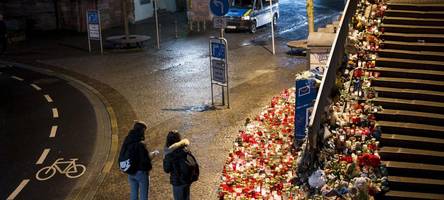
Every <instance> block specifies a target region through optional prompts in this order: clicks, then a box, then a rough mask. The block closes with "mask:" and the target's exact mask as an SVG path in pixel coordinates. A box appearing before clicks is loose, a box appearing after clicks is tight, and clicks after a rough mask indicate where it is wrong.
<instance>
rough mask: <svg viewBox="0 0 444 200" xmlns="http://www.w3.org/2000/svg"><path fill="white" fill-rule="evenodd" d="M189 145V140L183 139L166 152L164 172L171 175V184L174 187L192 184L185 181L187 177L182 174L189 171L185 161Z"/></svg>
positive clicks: (166, 149)
mask: <svg viewBox="0 0 444 200" xmlns="http://www.w3.org/2000/svg"><path fill="white" fill-rule="evenodd" d="M189 143H190V142H189V141H188V140H187V139H183V140H181V141H180V142H177V143H174V144H173V145H171V146H170V147H168V148H165V150H164V152H165V157H164V158H163V170H164V171H165V172H166V173H169V174H170V183H171V184H172V185H174V186H180V185H185V184H190V183H188V182H187V181H185V180H184V177H185V176H184V175H183V174H182V172H184V171H187V170H186V168H187V165H186V164H185V159H186V156H187V151H188V150H187V149H186V146H187V145H188V144H189Z"/></svg>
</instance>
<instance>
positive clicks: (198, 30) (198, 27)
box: [196, 20, 200, 32]
mask: <svg viewBox="0 0 444 200" xmlns="http://www.w3.org/2000/svg"><path fill="white" fill-rule="evenodd" d="M196 22H197V32H200V21H199V20H197V21H196Z"/></svg>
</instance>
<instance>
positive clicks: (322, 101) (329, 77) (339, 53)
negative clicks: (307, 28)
mask: <svg viewBox="0 0 444 200" xmlns="http://www.w3.org/2000/svg"><path fill="white" fill-rule="evenodd" d="M357 5H358V0H348V1H347V4H346V5H345V8H344V11H343V16H342V19H341V22H340V29H339V31H338V32H337V33H336V39H335V40H334V42H333V46H332V48H331V51H330V55H329V58H328V60H327V66H328V68H327V70H325V72H324V76H323V77H322V82H321V86H320V88H319V91H318V95H317V97H316V102H315V104H314V108H313V112H312V114H311V119H310V123H309V125H308V145H309V146H310V147H311V149H313V148H317V138H318V134H319V132H320V131H319V129H320V128H321V123H323V121H322V120H323V119H326V114H327V112H326V111H327V109H328V107H329V106H330V104H329V101H328V98H329V96H330V94H331V91H332V89H333V88H334V87H335V82H336V72H337V70H338V68H339V67H340V66H341V65H342V64H343V63H342V62H343V61H344V53H345V43H346V40H347V36H348V29H349V23H350V20H351V18H352V17H353V15H355V13H356V7H357Z"/></svg>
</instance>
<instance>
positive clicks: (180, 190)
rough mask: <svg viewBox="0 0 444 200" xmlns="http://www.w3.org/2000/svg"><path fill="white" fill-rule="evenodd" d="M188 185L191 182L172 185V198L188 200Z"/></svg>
mask: <svg viewBox="0 0 444 200" xmlns="http://www.w3.org/2000/svg"><path fill="white" fill-rule="evenodd" d="M190 186H191V184H185V185H179V186H174V185H173V196H174V200H190Z"/></svg>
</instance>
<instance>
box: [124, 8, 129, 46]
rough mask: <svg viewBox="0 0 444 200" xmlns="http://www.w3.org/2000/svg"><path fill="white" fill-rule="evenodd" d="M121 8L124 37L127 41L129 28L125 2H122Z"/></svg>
mask: <svg viewBox="0 0 444 200" xmlns="http://www.w3.org/2000/svg"><path fill="white" fill-rule="evenodd" d="M122 4H123V5H122V8H123V12H122V15H123V27H124V28H125V37H126V38H127V39H128V36H129V27H128V8H127V1H126V0H122Z"/></svg>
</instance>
